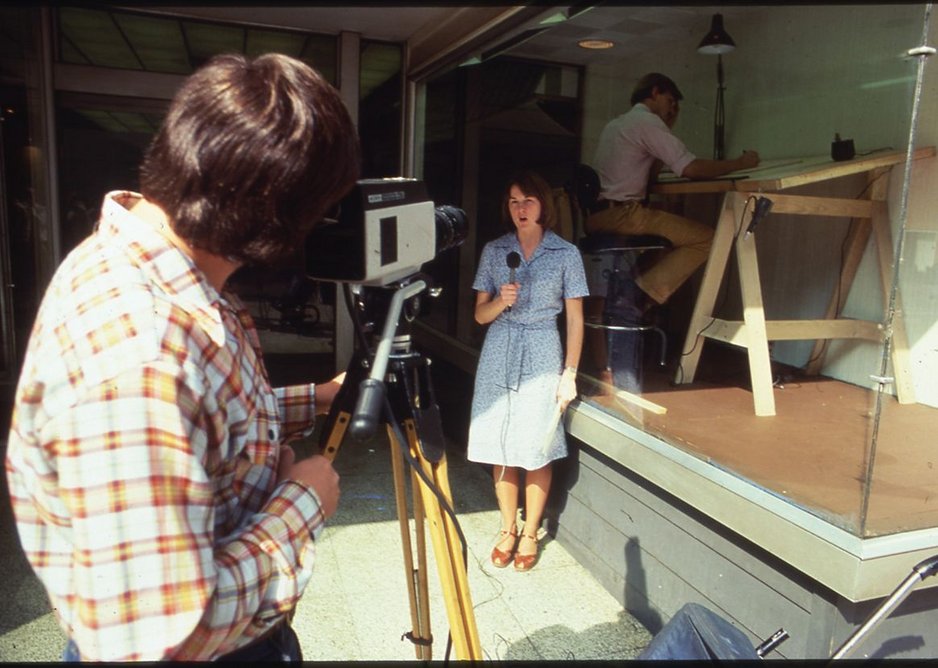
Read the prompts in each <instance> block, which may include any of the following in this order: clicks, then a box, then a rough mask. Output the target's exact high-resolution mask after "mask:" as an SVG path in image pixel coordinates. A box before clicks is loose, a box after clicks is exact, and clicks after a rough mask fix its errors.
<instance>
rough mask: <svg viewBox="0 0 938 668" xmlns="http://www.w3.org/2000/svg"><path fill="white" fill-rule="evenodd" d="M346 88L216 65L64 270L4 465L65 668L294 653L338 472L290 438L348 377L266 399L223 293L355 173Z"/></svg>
mask: <svg viewBox="0 0 938 668" xmlns="http://www.w3.org/2000/svg"><path fill="white" fill-rule="evenodd" d="M359 162H360V159H359V147H358V139H357V136H356V132H355V128H354V126H353V124H352V121H351V119H350V118H349V115H348V113H347V111H346V109H345V107H344V106H343V105H342V102H341V100H340V98H339V96H338V94H337V93H336V91H335V90H334V89H333V88H332V87H331V86H330V85H329V84H328V83H326V82H325V81H324V80H323V79H322V78H321V77H320V75H319V74H318V73H316V72H315V71H314V70H312V69H311V68H310V67H308V66H307V65H305V64H303V63H301V62H299V61H297V60H294V59H292V58H288V57H286V56H282V55H275V54H268V55H264V56H261V57H259V58H257V59H253V60H249V59H246V58H244V57H242V56H234V55H232V56H220V57H217V58H215V59H213V60H211V61H210V62H209V63H208V64H207V65H205V66H204V67H203V68H201V69H200V70H198V71H197V72H195V73H194V74H193V75H192V76H191V77H189V79H187V80H186V82H185V83H184V84H183V86H182V88H181V89H180V90H179V92H178V93H177V95H176V96H175V98H174V100H173V102H172V104H171V106H170V109H169V113H168V115H167V117H166V120H165V122H164V124H163V126H162V128H161V129H160V131H159V132H158V134H157V135H156V137H155V138H154V140H153V143H152V144H151V145H150V147H149V149H148V151H147V154H146V157H145V158H144V162H143V165H142V169H141V181H140V182H141V193H142V194H136V193H132V192H125V191H116V192H112V193H109V194H108V195H107V196H106V197H105V199H104V204H103V207H102V210H101V216H100V220H99V221H98V223H97V226H96V228H95V231H94V232H93V234H92V235H91V236H90V237H88V238H87V239H86V240H85V241H83V242H82V243H81V244H80V245H79V246H78V247H77V248H76V249H75V250H74V251H73V252H72V253H70V254H69V256H68V257H67V258H66V259H65V260H64V262H63V263H62V265H61V266H60V267H59V268H58V270H57V272H56V275H55V276H54V278H53V279H52V282H51V284H50V286H49V288H48V290H47V292H46V296H45V298H44V300H43V304H42V306H41V307H40V310H39V313H38V315H37V318H36V322H35V325H34V329H33V332H32V336H31V339H30V342H29V348H28V351H27V355H26V358H25V361H24V363H23V370H22V374H21V377H20V380H19V386H18V388H17V395H16V402H15V406H14V417H13V423H12V427H11V430H10V436H9V447H8V454H7V461H6V468H7V475H8V479H9V486H10V493H11V497H12V503H13V509H14V512H15V515H16V522H17V527H18V530H19V535H20V539H21V542H22V545H23V548H24V550H25V552H26V555H27V557H28V559H29V561H30V563H31V564H32V567H33V569H34V570H35V571H36V573H37V574H38V576H39V578H40V579H41V580H42V582H43V584H44V585H45V587H46V590H47V591H48V594H49V597H50V599H51V602H52V607H53V609H54V610H55V612H56V615H57V617H58V620H59V623H60V624H61V625H62V627H63V628H64V629H65V632H66V634H67V635H68V638H69V644H68V646H67V647H66V651H65V659H66V660H78V659H81V660H106V661H120V660H146V661H150V660H159V659H173V660H194V659H196V660H207V659H216V658H221V659H247V660H265V659H275V660H280V659H299V658H300V650H299V644H298V642H297V638H296V635H295V634H294V633H293V631H292V629H291V628H290V626H289V621H288V618H289V617H290V614H289V613H290V611H291V610H292V609H293V607H294V605H295V604H296V603H297V601H298V599H299V597H300V596H301V595H302V593H303V589H304V587H305V586H306V584H307V582H308V581H309V578H310V575H311V571H312V568H313V561H314V552H315V551H314V544H315V541H316V539H317V538H318V537H319V535H320V534H321V532H322V527H323V522H324V520H325V519H326V518H328V517H329V516H331V515H332V513H333V512H334V511H335V509H336V506H337V504H338V500H339V481H338V475H337V474H336V472H335V471H334V470H333V468H332V465H331V464H330V462H329V461H328V460H327V459H325V458H323V457H321V456H314V457H311V458H309V459H305V460H303V461H299V462H297V461H295V457H294V454H293V452H292V450H291V449H290V448H289V447H288V446H285V445H283V444H284V443H286V442H287V441H288V440H289V439H291V438H293V437H296V436H300V435H302V434H304V433H308V432H309V430H310V429H311V428H312V424H313V420H314V414H315V413H316V412H323V411H325V410H328V407H329V404H330V403H331V401H332V398H333V396H334V395H335V392H336V391H337V389H338V386H339V385H340V383H341V377H338V378H336V379H333V381H331V382H329V383H325V384H323V385H319V386H318V387H315V388H314V386H313V385H302V386H293V387H286V388H278V389H271V387H270V385H269V383H268V379H267V373H266V370H265V368H264V363H263V359H262V357H261V350H260V347H259V343H258V338H257V332H256V330H255V329H254V325H253V322H252V321H251V318H250V316H249V315H248V313H247V311H246V310H245V309H244V306H243V305H242V304H241V302H240V301H239V300H238V299H237V297H235V296H234V295H232V294H230V293H228V292H226V291H225V290H224V286H225V283H226V281H227V279H228V277H229V276H230V275H231V274H232V272H234V271H235V269H237V268H238V267H240V266H242V265H247V264H275V263H278V262H282V261H283V260H285V259H286V258H288V257H289V256H290V255H291V254H292V253H293V252H294V250H295V249H296V248H299V247H302V241H303V239H304V238H305V236H306V234H307V233H308V232H309V230H310V228H311V227H312V226H313V224H314V223H315V222H317V221H318V220H320V219H321V218H322V215H323V212H324V211H326V210H327V209H328V208H329V207H331V206H332V205H334V204H335V203H336V202H337V201H338V200H339V199H341V197H342V196H344V194H345V193H346V192H348V191H349V190H350V188H351V187H352V185H353V184H354V183H355V181H356V179H357V178H358V170H359Z"/></svg>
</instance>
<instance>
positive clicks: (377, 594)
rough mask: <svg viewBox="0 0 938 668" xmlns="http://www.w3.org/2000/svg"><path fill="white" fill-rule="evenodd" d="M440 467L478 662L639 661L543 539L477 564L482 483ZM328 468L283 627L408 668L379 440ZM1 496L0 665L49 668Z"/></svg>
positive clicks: (352, 449)
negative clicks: (326, 489) (338, 483)
mask: <svg viewBox="0 0 938 668" xmlns="http://www.w3.org/2000/svg"><path fill="white" fill-rule="evenodd" d="M298 454H299V453H298ZM447 456H448V467H449V480H450V485H451V487H452V494H453V502H454V507H455V509H456V512H457V517H458V519H459V523H460V526H461V527H462V531H463V533H464V534H465V537H466V541H467V544H468V562H469V568H468V571H469V589H470V596H471V599H472V604H473V609H474V613H475V619H476V624H477V626H478V630H479V636H480V642H481V645H482V650H483V656H484V658H485V659H486V660H565V659H569V660H589V659H630V658H634V657H635V656H636V655H637V654H638V653H639V652H641V650H642V649H644V647H645V646H646V645H647V644H648V642H650V640H651V636H650V634H649V633H648V631H646V630H645V628H644V627H643V626H642V625H641V624H640V623H639V622H637V621H636V620H635V619H633V618H632V617H631V616H630V615H629V614H628V613H626V612H625V611H623V609H622V608H621V606H620V605H619V604H618V602H617V601H616V600H615V598H614V597H613V596H612V595H610V594H609V593H608V592H607V591H606V590H605V589H603V588H602V587H601V586H600V585H599V584H598V583H597V582H596V581H595V580H594V579H593V578H592V577H591V576H590V575H589V574H588V573H587V572H586V571H585V570H584V569H583V568H581V567H580V566H579V565H578V564H577V562H576V561H575V560H574V559H573V558H572V557H571V556H570V555H569V554H568V553H567V552H566V550H564V548H563V547H562V546H561V545H560V544H558V543H557V542H555V541H552V540H551V539H550V537H549V536H546V535H544V532H543V530H542V532H541V534H542V535H543V538H542V541H541V550H542V552H541V558H540V561H539V562H538V564H537V565H536V566H535V567H534V569H533V570H532V571H530V572H527V573H519V572H516V571H515V570H514V569H513V568H512V567H508V568H505V569H498V568H495V567H494V566H492V564H491V562H490V561H489V552H490V551H491V548H492V545H493V544H494V541H495V537H496V533H497V531H498V528H499V518H498V510H497V507H496V505H495V495H494V491H493V490H492V487H491V479H490V477H489V475H488V474H487V473H486V471H485V470H484V469H483V468H482V467H480V466H478V465H476V464H473V463H470V462H466V461H465V460H464V459H463V458H462V457H460V456H459V453H458V452H455V453H454V452H450V453H449V454H448V455H447ZM336 468H337V469H338V470H339V472H340V474H341V475H342V499H341V502H340V507H339V510H338V511H337V512H336V514H335V515H334V516H333V517H332V518H331V519H330V521H329V523H328V526H327V528H326V529H325V531H324V533H323V538H322V540H321V542H320V545H319V546H318V550H317V564H316V567H315V573H314V576H313V579H312V581H311V583H310V585H309V587H308V588H307V590H306V593H305V595H304V597H303V599H302V600H301V602H300V604H299V606H298V608H297V613H296V617H295V618H294V628H295V629H296V631H297V634H298V635H299V637H300V642H301V644H302V647H303V654H304V658H305V659H307V660H312V661H355V660H371V661H387V660H404V661H407V660H414V659H415V658H416V654H415V650H414V647H413V645H412V644H411V643H410V642H409V641H408V640H401V637H402V635H403V634H405V633H407V632H408V631H410V630H411V629H410V612H409V605H408V598H407V588H406V581H405V574H404V566H403V558H402V545H401V542H402V541H401V533H400V528H399V525H398V521H397V513H396V507H395V499H394V486H393V478H392V474H391V463H390V459H389V455H388V446H387V439H386V438H384V437H381V438H379V437H376V438H374V439H372V441H371V442H369V443H367V444H359V443H355V442H354V441H352V440H351V439H346V443H345V444H344V445H343V446H342V449H341V450H340V452H339V456H338V458H337V460H336ZM2 493H3V503H2V506H3V508H2V512H0V558H2V560H3V565H4V571H5V573H4V576H5V577H3V578H0V596H2V597H3V601H4V603H5V604H4V606H3V608H2V612H0V661H11V662H12V661H58V660H60V658H61V653H62V648H63V647H64V645H65V637H64V635H63V634H62V632H61V631H60V630H59V627H58V625H57V624H56V622H55V620H54V618H53V616H52V613H51V610H50V607H49V602H48V600H47V599H46V596H45V593H44V591H43V589H42V587H41V586H40V585H39V583H38V581H37V580H36V578H35V577H34V576H33V575H32V572H31V570H30V569H29V567H28V565H27V564H26V562H25V559H24V558H23V556H22V553H21V552H20V550H19V545H18V541H17V539H16V536H15V533H14V531H13V525H12V521H11V517H10V514H9V508H8V501H7V499H8V497H7V494H6V488H5V484H4V485H3V490H2ZM408 499H410V494H409V493H408ZM427 543H428V552H429V554H430V560H429V561H430V563H429V566H428V571H429V573H428V576H429V586H428V589H429V592H430V598H431V600H430V619H431V628H432V632H433V637H434V643H433V659H435V660H438V659H443V658H445V651H446V637H447V633H448V629H449V624H448V620H447V617H446V612H445V607H444V602H443V597H442V594H441V592H440V586H439V579H438V577H437V572H436V566H435V563H434V561H433V550H432V546H431V545H430V536H429V534H428V535H427ZM452 658H455V654H454V655H453V656H452Z"/></svg>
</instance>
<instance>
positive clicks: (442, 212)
mask: <svg viewBox="0 0 938 668" xmlns="http://www.w3.org/2000/svg"><path fill="white" fill-rule="evenodd" d="M435 211H436V216H435V217H436V252H437V254H439V253H442V252H443V251H445V250H447V249H449V248H455V247H456V246H458V245H459V244H461V243H462V242H463V241H465V239H466V233H467V232H468V230H469V225H468V223H467V221H466V212H465V211H463V210H462V209H457V208H456V207H455V206H449V205H445V204H444V205H443V206H438V207H436V210H435Z"/></svg>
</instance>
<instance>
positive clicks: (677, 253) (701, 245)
mask: <svg viewBox="0 0 938 668" xmlns="http://www.w3.org/2000/svg"><path fill="white" fill-rule="evenodd" d="M583 226H584V228H585V229H586V233H587V234H591V233H596V232H603V233H607V234H657V235H658V236H662V237H665V238H667V239H668V241H670V242H671V245H672V249H671V250H670V251H668V252H667V253H666V254H665V256H664V257H663V258H662V259H661V260H659V261H658V262H657V263H655V265H654V266H653V267H651V268H650V269H649V270H648V271H646V272H645V273H644V274H642V275H641V276H639V277H638V278H637V279H636V281H635V282H636V284H638V287H639V288H641V289H642V291H643V292H645V293H646V294H647V295H649V296H650V297H651V298H652V299H654V300H655V301H656V302H658V303H659V304H663V303H664V302H666V301H668V298H669V297H670V296H671V295H672V294H673V293H674V291H675V290H677V289H678V288H679V287H681V285H682V284H683V283H684V281H686V280H687V279H688V278H690V276H691V274H693V273H694V272H695V271H696V270H697V268H698V267H700V266H701V265H702V264H703V263H704V262H706V261H707V256H708V255H709V254H710V243H711V241H712V240H713V229H711V228H710V227H707V226H706V225H704V224H703V223H698V222H697V221H696V220H691V219H689V218H684V217H682V216H677V215H675V214H673V213H668V212H667V211H661V210H659V209H650V208H648V207H646V206H643V205H642V203H641V202H639V201H637V200H634V201H629V202H625V203H623V204H621V205H618V206H610V207H609V208H608V209H604V210H602V211H598V212H596V213H594V214H593V215H591V216H590V217H589V218H587V219H586V221H585V222H584V224H583Z"/></svg>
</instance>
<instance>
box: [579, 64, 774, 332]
mask: <svg viewBox="0 0 938 668" xmlns="http://www.w3.org/2000/svg"><path fill="white" fill-rule="evenodd" d="M682 98H683V95H681V91H680V90H678V87H677V84H675V83H674V81H672V80H671V79H670V78H668V77H666V76H665V75H663V74H658V73H651V74H646V75H645V76H643V77H642V78H641V79H640V80H639V81H638V83H637V84H636V85H635V88H634V89H633V91H632V97H631V104H632V105H633V106H632V108H631V110H629V111H628V112H627V113H625V114H622V115H621V116H619V117H617V118H614V119H612V120H611V121H609V123H608V124H607V125H606V127H605V128H604V129H603V131H602V134H601V135H600V137H599V148H598V149H597V150H596V157H595V160H594V161H593V164H594V167H595V169H596V172H597V173H598V174H599V179H600V185H601V189H600V193H599V196H600V199H599V203H598V209H597V211H596V213H594V214H593V215H591V216H590V217H589V218H587V220H586V221H585V228H586V232H587V233H597V232H605V233H612V234H657V235H659V236H663V237H666V238H667V239H668V240H669V241H670V242H671V244H672V249H671V250H670V251H669V252H668V253H667V254H666V255H665V256H664V257H663V258H662V259H661V260H659V261H658V262H657V263H656V264H655V265H654V266H652V267H651V268H650V269H648V270H647V271H646V272H645V273H643V274H642V275H641V276H639V277H638V278H637V279H636V284H637V286H638V287H639V288H640V290H641V294H640V298H639V300H638V303H636V304H634V305H633V306H634V308H635V313H634V315H635V317H636V318H637V319H641V318H643V317H644V315H645V313H646V312H647V311H648V310H649V309H650V308H652V307H654V306H656V305H658V304H663V303H664V302H666V301H667V300H668V298H669V297H670V296H671V294H672V293H673V292H674V291H675V290H677V289H678V288H679V287H680V286H681V285H682V284H683V283H684V281H686V280H687V279H688V278H689V277H690V276H691V274H693V273H694V271H695V270H696V269H697V268H698V267H700V266H701V265H702V264H703V263H704V262H705V261H706V260H707V255H708V253H709V252H710V242H711V239H712V238H713V230H712V228H710V227H708V226H707V225H704V224H702V223H699V222H697V221H695V220H690V219H688V218H683V217H681V216H677V215H674V214H672V213H668V212H666V211H660V210H656V209H651V208H649V207H647V206H646V205H645V199H646V195H647V189H648V184H649V181H650V180H651V179H653V178H655V177H657V174H658V171H659V170H660V169H661V166H662V165H666V166H667V167H669V168H670V169H671V171H673V172H674V173H675V174H676V175H678V176H681V177H684V178H689V179H712V178H716V177H718V176H722V175H723V174H727V173H729V172H734V171H737V170H740V169H748V168H752V167H755V166H756V165H758V164H759V154H758V153H756V152H755V151H745V152H743V154H742V155H740V156H739V157H738V158H735V159H733V160H706V159H703V158H698V157H697V156H695V155H694V154H693V153H691V152H690V151H689V150H687V147H686V146H685V145H684V143H683V142H682V141H681V140H680V139H678V138H677V137H676V136H675V135H674V134H673V133H672V132H671V128H672V127H674V123H675V122H676V121H677V115H678V111H679V110H680V104H679V103H680V101H681V99H682Z"/></svg>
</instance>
